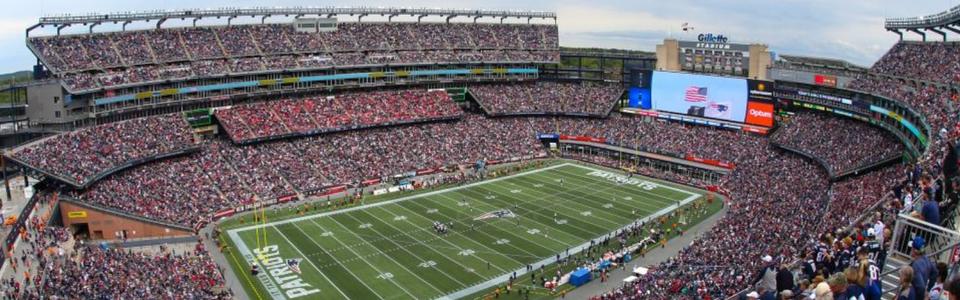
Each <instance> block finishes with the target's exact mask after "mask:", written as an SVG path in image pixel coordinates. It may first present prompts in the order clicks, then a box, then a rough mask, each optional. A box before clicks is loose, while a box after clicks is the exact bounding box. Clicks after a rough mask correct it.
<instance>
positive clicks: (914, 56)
mask: <svg viewBox="0 0 960 300" xmlns="http://www.w3.org/2000/svg"><path fill="white" fill-rule="evenodd" d="M870 71H871V72H876V73H881V74H889V75H895V76H900V77H906V78H914V79H920V80H929V81H934V82H944V83H950V82H957V81H958V80H960V43H956V42H922V43H921V42H900V43H897V44H896V45H893V47H892V48H890V50H889V51H887V53H886V54H885V55H884V56H883V57H882V58H880V60H878V61H877V62H876V63H875V64H874V65H873V67H872V68H870Z"/></svg>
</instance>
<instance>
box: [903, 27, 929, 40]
mask: <svg viewBox="0 0 960 300" xmlns="http://www.w3.org/2000/svg"><path fill="white" fill-rule="evenodd" d="M907 30H909V31H912V32H913V33H916V34H919V35H920V37H922V38H923V41H924V42H926V41H927V33H925V32H923V31H920V30H917V29H914V28H910V29H907Z"/></svg>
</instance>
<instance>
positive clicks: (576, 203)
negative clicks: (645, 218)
mask: <svg viewBox="0 0 960 300" xmlns="http://www.w3.org/2000/svg"><path fill="white" fill-rule="evenodd" d="M510 184H514V185H517V184H516V183H512V182H511V183H510ZM535 192H537V193H542V192H540V191H535ZM566 195H570V194H566ZM571 196H572V195H571ZM546 197H554V196H552V195H548V196H544V197H542V198H541V199H546V200H556V199H547V198H546ZM570 198H573V199H579V200H584V201H590V202H591V203H594V201H592V200H588V199H586V198H585V197H579V196H572V197H570ZM566 202H567V203H571V204H573V205H579V206H583V207H585V208H587V209H590V210H587V211H581V210H578V209H575V208H572V207H569V206H566V205H561V206H559V208H560V209H565V210H573V211H574V212H580V215H581V216H584V217H586V216H588V215H592V212H591V211H592V210H596V211H598V212H601V213H603V214H606V215H609V216H612V217H616V218H618V219H622V220H625V221H631V222H632V221H633V219H632V218H626V217H624V216H621V215H617V214H614V213H611V212H608V211H605V210H602V209H599V208H600V207H599V206H598V207H593V206H588V205H586V204H583V203H579V201H566ZM584 212H587V213H588V214H586V215H584V214H583V213H584ZM593 219H594V220H600V221H603V222H607V223H608V224H612V225H614V226H620V222H614V221H610V220H609V219H607V218H601V217H597V216H593Z"/></svg>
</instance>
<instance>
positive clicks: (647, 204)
mask: <svg viewBox="0 0 960 300" xmlns="http://www.w3.org/2000/svg"><path fill="white" fill-rule="evenodd" d="M557 171H558V172H562V171H560V170H557ZM562 173H563V174H570V173H566V172H562ZM540 177H546V176H543V175H541V174H536V175H531V176H529V177H527V178H540ZM585 178H587V179H593V178H589V177H585ZM545 179H549V177H546V178H545ZM577 180H579V181H582V182H584V184H583V185H589V184H592V183H595V182H598V181H597V180H584V179H577ZM546 182H549V180H547V181H546ZM599 182H602V181H599ZM548 184H549V183H548ZM554 186H557V185H554ZM619 188H620V187H610V188H604V189H597V190H591V192H595V193H597V194H604V195H615V196H616V195H617V194H618V193H616V192H614V193H608V191H611V190H617V189H619ZM630 192H634V191H632V190H631V191H630ZM636 192H641V193H650V194H652V192H646V191H642V190H637V191H636ZM655 196H659V195H655ZM573 197H575V198H576V199H581V200H583V201H586V202H590V203H591V204H596V205H598V206H597V207H593V206H587V205H586V204H583V203H580V202H579V201H571V202H574V203H576V204H578V205H581V206H584V207H587V208H590V209H592V210H598V211H600V212H603V213H605V214H609V215H614V216H616V217H618V218H621V219H627V220H635V219H636V218H635V217H632V216H623V215H619V214H615V213H612V212H609V211H606V210H602V209H599V207H602V206H604V205H606V204H603V203H602V201H600V202H598V201H597V200H595V199H592V198H587V197H581V196H573ZM661 197H662V196H661ZM650 200H653V201H655V202H656V203H662V204H661V205H657V204H650V203H645V202H635V201H632V203H639V204H642V205H643V206H640V207H636V206H633V205H628V206H629V208H631V209H641V210H643V211H644V213H645V214H646V213H651V212H654V211H655V210H656V209H659V208H662V207H664V206H666V205H669V204H674V203H676V201H677V200H679V199H677V200H673V199H671V200H670V201H658V200H656V199H650ZM608 204H609V203H608ZM646 207H652V208H653V210H649V209H648V208H646ZM616 225H618V226H619V223H618V224H616Z"/></svg>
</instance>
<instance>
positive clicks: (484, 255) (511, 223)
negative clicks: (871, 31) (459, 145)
mask: <svg viewBox="0 0 960 300" xmlns="http://www.w3.org/2000/svg"><path fill="white" fill-rule="evenodd" d="M615 176H619V173H614V172H611V171H607V170H605V169H602V168H594V167H587V166H582V165H577V164H569V163H563V164H557V165H552V166H549V167H545V168H541V169H535V170H530V171H526V172H522V173H518V174H514V175H511V176H505V177H501V178H496V179H491V180H487V181H482V182H477V183H472V184H468V185H463V186H456V187H450V188H446V189H439V190H433V191H429V192H421V193H417V194H412V195H402V196H400V197H399V198H394V199H389V200H383V201H379V202H375V203H369V204H364V205H359V206H351V207H348V208H343V209H340V210H335V211H327V212H321V213H318V214H314V215H307V216H301V217H294V218H286V219H282V220H276V221H271V222H270V223H268V224H260V225H250V226H246V227H237V228H233V229H229V230H227V235H226V236H227V237H228V238H229V242H230V244H233V245H234V248H235V251H231V254H228V259H231V257H232V260H233V263H232V265H233V267H234V271H235V272H236V273H237V275H238V277H239V278H240V280H241V281H242V282H244V283H245V284H246V285H247V286H245V289H246V291H247V293H248V294H249V296H250V297H251V298H253V299H268V298H272V299H436V298H450V299H456V298H473V297H476V296H477V295H482V294H483V293H485V292H487V291H489V290H490V289H492V288H493V287H495V286H497V285H502V284H503V283H504V282H506V281H507V278H508V277H509V276H510V275H511V274H513V272H516V273H517V275H518V278H525V277H528V276H524V274H526V273H527V272H526V266H527V265H531V266H533V267H534V268H538V267H539V266H540V265H546V264H551V263H553V262H554V261H555V258H556V255H557V254H560V255H561V257H563V256H565V255H566V253H567V250H568V249H569V253H570V254H574V253H577V252H579V251H580V249H582V248H584V247H586V246H588V245H590V241H591V240H594V239H600V238H603V237H605V236H607V235H608V234H610V233H611V232H614V231H616V230H618V229H620V228H623V227H625V226H629V225H631V224H633V223H634V222H636V221H637V220H638V219H641V218H652V217H655V216H659V215H663V214H667V213H669V212H670V211H671V210H673V209H676V208H677V207H678V205H685V204H687V203H689V202H691V201H693V200H695V199H697V198H700V196H702V193H703V191H699V190H695V189H690V188H686V187H682V186H678V185H673V184H666V183H662V182H659V181H653V180H648V179H645V178H641V177H634V178H633V179H631V180H630V181H629V182H625V183H618V182H617V181H616V180H615V179H614V178H615ZM561 181H562V184H561ZM498 210H509V211H510V212H512V213H513V214H514V215H515V216H516V217H503V218H489V219H484V220H475V218H477V217H479V216H481V215H484V214H487V213H490V212H494V211H498ZM634 213H635V214H634ZM268 220H270V218H269V217H268ZM434 221H439V222H444V223H452V224H453V225H452V227H451V228H450V231H449V232H448V233H446V234H438V233H436V232H435V231H434V229H433V226H432V224H433V222H434ZM697 221H699V220H697ZM264 232H266V233H265V234H264ZM258 237H259V239H258ZM264 237H265V238H266V241H264ZM232 252H235V253H236V255H234V254H233V253H232ZM287 259H300V260H301V261H300V270H301V273H300V274H297V273H293V272H291V271H290V270H289V268H288V267H287V264H286V260H287ZM254 264H257V265H259V266H260V268H261V270H262V272H260V274H259V275H258V276H251V275H250V272H249V266H250V265H254Z"/></svg>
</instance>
